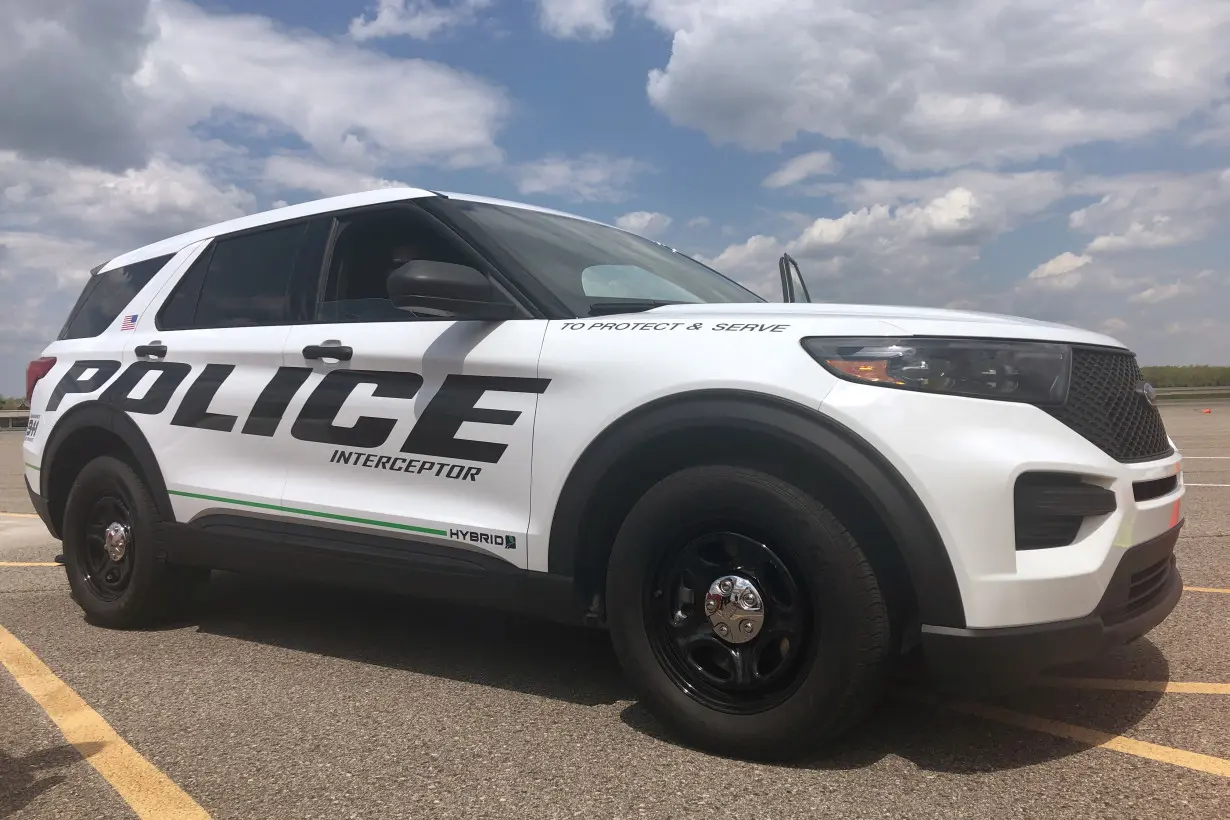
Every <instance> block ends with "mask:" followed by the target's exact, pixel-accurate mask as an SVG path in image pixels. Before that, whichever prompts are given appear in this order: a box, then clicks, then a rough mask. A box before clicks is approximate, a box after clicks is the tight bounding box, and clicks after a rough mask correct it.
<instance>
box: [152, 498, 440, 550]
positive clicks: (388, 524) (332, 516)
mask: <svg viewBox="0 0 1230 820" xmlns="http://www.w3.org/2000/svg"><path fill="white" fill-rule="evenodd" d="M167 492H168V493H169V494H171V495H178V496H180V497H182V498H196V499H199V500H201V501H216V502H218V503H219V504H236V505H238V506H240V507H255V508H257V509H259V510H274V511H275V512H286V513H295V514H296V515H310V516H312V517H313V518H328V519H329V520H331V521H345V522H347V523H349V524H367V525H369V526H372V527H385V528H387V529H390V530H405V531H406V532H422V533H426V534H427V535H441V536H444V537H445V538H448V531H447V530H437V529H432V528H431V527H415V526H413V525H411V524H397V523H394V522H392V521H375V520H373V519H371V518H358V517H356V516H353V515H339V514H337V513H327V512H318V511H316V510H299V509H295V508H294V507H283V506H281V505H280V504H265V503H263V502H260V501H241V500H240V499H238V498H221V497H219V496H216V495H202V494H201V493H186V492H184V491H182V490H167Z"/></svg>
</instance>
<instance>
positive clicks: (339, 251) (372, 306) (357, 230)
mask: <svg viewBox="0 0 1230 820" xmlns="http://www.w3.org/2000/svg"><path fill="white" fill-rule="evenodd" d="M338 222H339V225H338V230H337V234H336V239H335V241H334V244H333V251H332V253H331V254H330V257H329V269H328V271H327V272H326V275H325V279H324V283H323V287H322V289H321V294H320V299H319V300H318V306H317V309H316V321H318V322H329V323H333V322H404V321H415V320H418V321H422V320H430V319H435V320H439V319H440V318H441V317H440V316H436V315H427V314H416V313H415V312H414V311H410V310H404V309H402V308H398V307H396V306H395V305H394V304H393V303H392V302H390V301H389V291H388V278H389V274H391V273H392V272H393V271H395V270H397V269H398V268H399V267H401V266H402V265H404V264H406V263H407V262H412V261H415V260H427V261H432V262H451V263H453V264H457V265H467V264H470V260H469V259H468V257H467V255H466V254H465V252H464V251H462V250H461V249H460V248H459V247H458V246H457V244H456V242H455V241H454V240H452V239H450V238H449V237H447V236H445V235H444V234H443V233H442V232H441V231H438V230H435V229H434V226H432V225H430V224H429V223H428V221H427V219H426V217H424V216H421V215H420V214H417V213H415V212H413V211H411V210H410V209H407V208H385V209H380V210H375V211H366V212H363V213H358V214H354V215H353V216H347V217H341V218H339V220H338Z"/></svg>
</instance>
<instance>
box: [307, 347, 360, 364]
mask: <svg viewBox="0 0 1230 820" xmlns="http://www.w3.org/2000/svg"><path fill="white" fill-rule="evenodd" d="M353 355H354V349H353V348H351V347H349V346H347V345H308V346H307V347H305V348H303V358H305V359H337V360H338V361H343V362H348V361H350V357H351V356H353Z"/></svg>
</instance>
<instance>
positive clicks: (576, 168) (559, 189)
mask: <svg viewBox="0 0 1230 820" xmlns="http://www.w3.org/2000/svg"><path fill="white" fill-rule="evenodd" d="M647 170H649V166H648V165H646V164H645V163H643V162H641V161H640V160H636V159H631V158H628V157H608V156H605V155H603V154H584V155H582V156H580V157H565V156H560V155H553V156H548V157H544V158H542V159H539V160H534V161H532V162H526V163H522V164H521V165H518V166H516V167H515V168H513V176H514V179H515V180H516V184H517V190H518V191H520V192H521V193H522V194H527V195H531V194H551V195H554V196H560V197H563V198H565V199H569V200H572V201H605V202H618V201H620V200H623V199H626V198H627V196H628V191H627V188H628V185H629V184H630V183H631V182H632V180H633V178H634V177H635V176H636V175H637V174H639V173H642V172H644V171H647Z"/></svg>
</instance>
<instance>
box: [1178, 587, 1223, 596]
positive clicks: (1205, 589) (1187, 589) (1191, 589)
mask: <svg viewBox="0 0 1230 820" xmlns="http://www.w3.org/2000/svg"><path fill="white" fill-rule="evenodd" d="M1183 590H1184V591H1185V592H1220V593H1222V594H1223V595H1230V589H1219V588H1218V587H1183Z"/></svg>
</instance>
